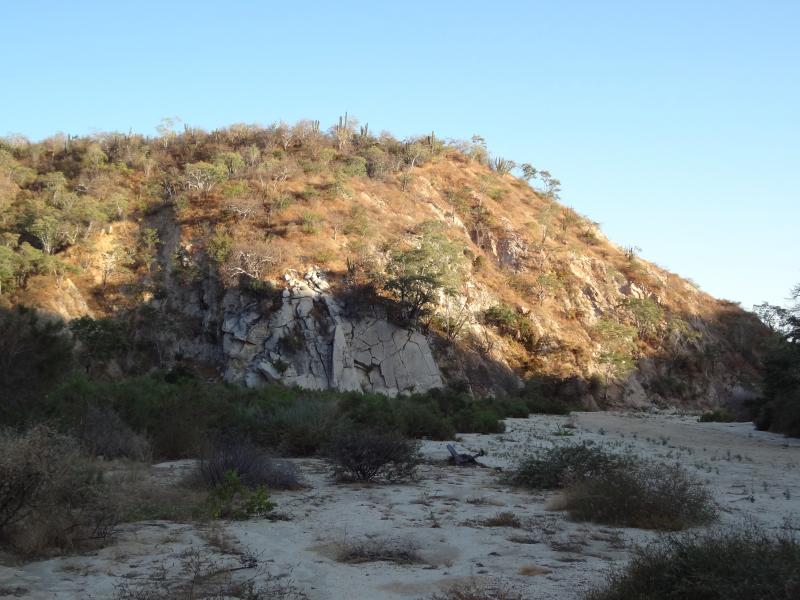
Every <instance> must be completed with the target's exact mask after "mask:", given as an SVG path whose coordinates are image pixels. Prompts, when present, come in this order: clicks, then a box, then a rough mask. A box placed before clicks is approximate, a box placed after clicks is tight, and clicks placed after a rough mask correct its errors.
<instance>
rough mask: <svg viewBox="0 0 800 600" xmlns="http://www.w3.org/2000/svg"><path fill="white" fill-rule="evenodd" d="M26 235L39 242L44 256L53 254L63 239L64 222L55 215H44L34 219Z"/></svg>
mask: <svg viewBox="0 0 800 600" xmlns="http://www.w3.org/2000/svg"><path fill="white" fill-rule="evenodd" d="M28 233H30V234H31V235H32V236H33V237H35V238H36V239H37V240H39V243H40V244H41V245H42V250H44V252H45V254H53V252H55V251H56V248H58V246H59V244H60V243H61V241H62V240H63V239H64V222H63V221H62V220H60V219H59V218H58V217H57V216H56V215H55V214H52V213H51V214H45V215H42V216H41V217H38V218H36V219H34V221H33V223H31V225H30V227H29V228H28Z"/></svg>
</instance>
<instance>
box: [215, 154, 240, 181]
mask: <svg viewBox="0 0 800 600" xmlns="http://www.w3.org/2000/svg"><path fill="white" fill-rule="evenodd" d="M214 165H215V166H216V167H218V168H220V170H224V171H225V173H226V175H227V176H228V177H235V176H236V175H238V174H239V171H241V170H242V169H244V159H243V158H242V155H241V154H239V153H238V152H222V153H220V154H217V155H216V156H215V157H214Z"/></svg>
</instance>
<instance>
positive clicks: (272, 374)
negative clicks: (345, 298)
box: [222, 270, 444, 396]
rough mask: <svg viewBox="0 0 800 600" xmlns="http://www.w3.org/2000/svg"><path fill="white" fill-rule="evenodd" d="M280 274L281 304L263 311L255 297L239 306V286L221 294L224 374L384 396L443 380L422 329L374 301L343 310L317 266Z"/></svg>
mask: <svg viewBox="0 0 800 600" xmlns="http://www.w3.org/2000/svg"><path fill="white" fill-rule="evenodd" d="M284 279H285V281H286V284H287V287H286V289H285V290H284V291H283V293H282V297H281V305H280V308H279V309H278V310H277V311H273V312H271V313H270V314H262V312H261V311H260V310H259V308H258V305H257V304H255V303H253V304H250V305H247V306H242V305H241V302H242V300H241V297H240V296H239V295H238V292H229V294H228V296H226V299H225V301H224V310H225V313H224V321H223V324H222V331H223V340H222V343H223V353H224V355H225V363H226V365H225V379H226V380H228V381H232V382H239V383H244V384H246V385H248V386H251V387H256V386H259V385H262V384H264V383H266V382H280V383H283V384H285V385H297V386H299V387H303V388H307V389H315V390H323V389H336V390H340V391H368V392H379V393H382V394H386V395H389V396H396V395H397V394H404V393H414V392H423V391H426V390H429V389H431V388H435V387H442V385H444V382H443V380H442V375H441V372H440V371H439V368H438V367H437V365H436V363H435V361H434V360H433V355H432V354H431V349H430V346H429V345H428V341H427V339H426V338H425V336H423V335H421V334H420V333H418V332H416V331H413V330H410V329H403V328H401V327H398V326H397V325H394V324H393V323H390V322H389V321H388V320H387V319H386V315H385V314H384V313H383V312H382V311H381V310H380V309H379V308H376V307H373V308H372V309H370V310H369V311H367V312H366V313H361V314H359V315H358V316H357V317H355V316H349V315H347V314H346V312H345V310H344V306H342V304H341V303H340V302H339V301H338V300H337V299H336V298H335V297H334V296H333V295H332V294H331V293H330V286H329V284H328V283H327V282H326V281H325V279H324V278H323V277H322V275H321V274H320V273H319V272H318V271H316V270H312V271H310V272H309V273H307V274H306V275H305V277H303V278H302V279H301V278H298V277H295V276H293V275H292V274H287V275H286V276H285V277H284Z"/></svg>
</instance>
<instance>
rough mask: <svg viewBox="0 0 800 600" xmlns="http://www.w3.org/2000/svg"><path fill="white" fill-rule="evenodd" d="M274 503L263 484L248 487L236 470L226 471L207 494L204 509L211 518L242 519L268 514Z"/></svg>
mask: <svg viewBox="0 0 800 600" xmlns="http://www.w3.org/2000/svg"><path fill="white" fill-rule="evenodd" d="M273 508H275V505H274V504H273V503H272V502H270V501H269V495H268V494H267V489H266V487H264V486H258V487H256V488H253V489H250V488H248V487H247V486H246V485H245V484H244V483H242V481H241V480H240V479H239V475H238V474H237V473H236V471H228V472H227V473H226V474H225V478H224V480H223V481H222V482H221V483H220V484H218V485H217V486H216V487H215V488H214V489H213V490H211V493H210V494H209V495H208V500H207V503H206V510H207V514H208V516H209V517H211V518H212V519H235V520H244V519H249V518H253V517H264V516H266V515H268V514H269V513H270V512H271V511H272V509H273Z"/></svg>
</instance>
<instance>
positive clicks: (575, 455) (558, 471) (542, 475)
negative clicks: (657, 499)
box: [505, 443, 631, 489]
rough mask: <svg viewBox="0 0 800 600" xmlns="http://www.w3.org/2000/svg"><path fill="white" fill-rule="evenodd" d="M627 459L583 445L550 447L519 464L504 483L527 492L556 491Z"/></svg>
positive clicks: (619, 465) (618, 464) (626, 462)
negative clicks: (537, 490) (534, 490)
mask: <svg viewBox="0 0 800 600" xmlns="http://www.w3.org/2000/svg"><path fill="white" fill-rule="evenodd" d="M630 462H631V459H629V458H627V457H622V456H618V455H615V454H611V453H609V452H606V451H605V450H603V449H602V448H599V447H597V446H592V445H589V444H587V443H582V444H569V445H564V446H554V447H552V448H548V449H545V450H540V451H538V452H537V453H535V454H532V455H531V456H527V457H525V458H523V459H522V461H520V463H519V465H517V467H516V468H515V469H513V470H512V471H510V472H509V473H508V474H507V475H506V476H505V481H506V483H508V484H510V485H516V486H520V487H525V488H531V489H555V488H560V487H563V486H564V485H566V484H567V483H569V482H570V481H573V480H584V479H590V478H592V477H595V476H599V475H601V474H602V473H604V472H606V471H608V470H611V469H615V468H617V467H624V466H625V465H627V464H629V463H630Z"/></svg>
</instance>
